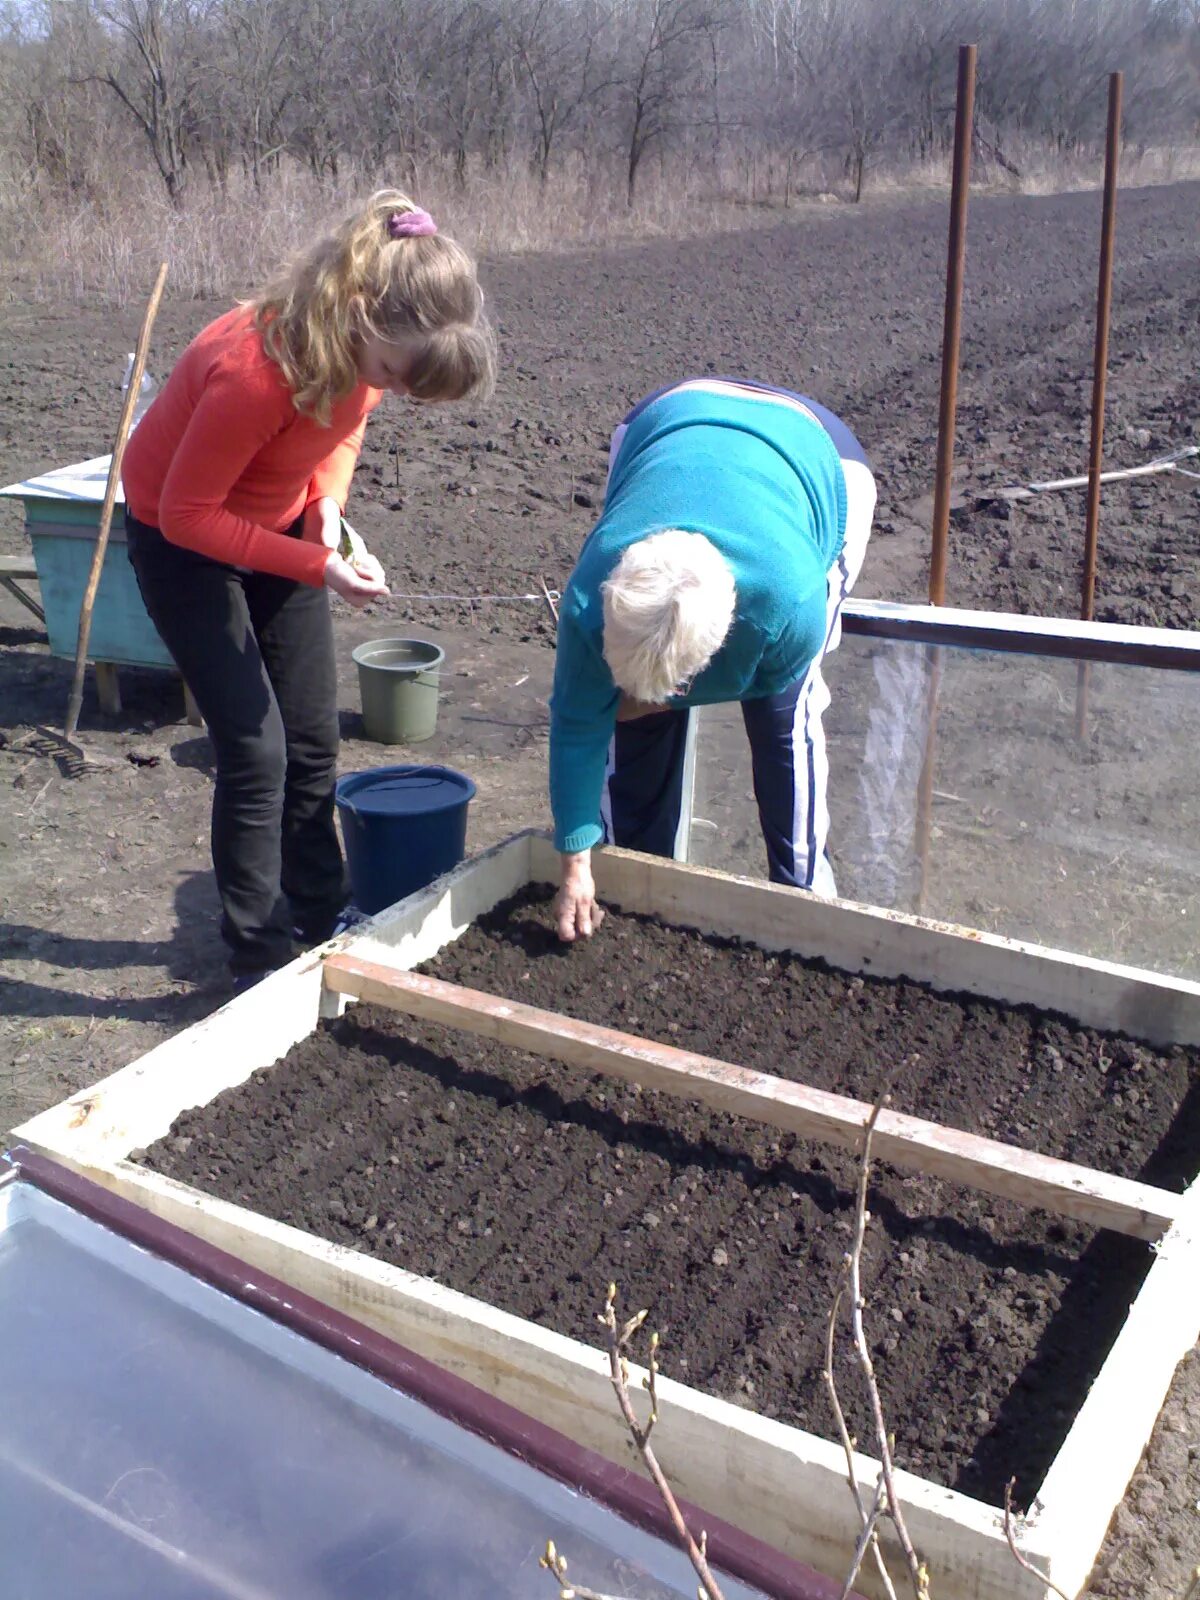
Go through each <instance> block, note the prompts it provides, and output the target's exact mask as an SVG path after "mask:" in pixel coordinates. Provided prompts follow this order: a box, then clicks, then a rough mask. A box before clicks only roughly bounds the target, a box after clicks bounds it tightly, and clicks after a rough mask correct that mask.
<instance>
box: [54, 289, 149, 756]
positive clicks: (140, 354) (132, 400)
mask: <svg viewBox="0 0 1200 1600" xmlns="http://www.w3.org/2000/svg"><path fill="white" fill-rule="evenodd" d="M166 281H167V263H166V262H165V261H164V262H163V264H162V266H161V267H159V269H158V277H157V278H156V279H155V282H154V288H153V289H152V290H151V292H150V300H149V303H148V304H147V306H146V315H145V316H144V317H143V318H142V328H141V332H140V333H139V334H138V341H137V350H136V352H135V354H134V358H133V371H132V372H131V373H130V374H129V384H128V387H127V388H126V390H125V403H124V405H123V406H122V407H121V420H120V422H119V423H118V424H117V439H116V443H115V444H114V445H113V453H112V461H111V462H110V463H109V468H108V483H107V484H106V485H105V489H104V504H103V506H102V507H101V509H100V527H99V529H98V531H97V533H96V548H95V551H94V552H93V554H92V570H91V572H90V573H89V574H88V581H87V587H86V589H85V590H84V591H83V604H82V605H81V606H80V608H79V642H78V643H77V644H76V646H75V676H74V678H73V679H72V681H71V694H70V698H69V699H68V701H67V716H66V721H65V722H64V723H63V737H64V738H65V739H66V741H67V743H68V744H71V743H73V741H74V739H75V730H76V728H77V727H78V726H79V712H80V709H81V708H82V705H83V675H84V673H85V672H86V670H87V652H88V641H89V639H90V638H91V635H92V610H93V607H94V606H95V604H96V591H97V589H99V587H100V573H101V571H102V570H103V567H104V554H105V551H106V550H107V549H108V532H109V529H110V528H111V527H112V517H113V507H114V505H115V504H116V499H117V485H118V483H120V481H121V462H122V460H123V459H124V456H125V444H126V441H127V440H128V438H129V428H130V424H131V423H132V421H133V411H134V407H135V406H136V405H137V401H138V395H139V394H140V392H141V387H142V375H143V373H144V372H145V370H146V354H147V351H148V350H149V348H150V330H151V328H152V327H153V326H154V319H155V317H156V316H157V315H158V305H159V301H160V300H161V299H162V292H163V285H164V284H165V283H166Z"/></svg>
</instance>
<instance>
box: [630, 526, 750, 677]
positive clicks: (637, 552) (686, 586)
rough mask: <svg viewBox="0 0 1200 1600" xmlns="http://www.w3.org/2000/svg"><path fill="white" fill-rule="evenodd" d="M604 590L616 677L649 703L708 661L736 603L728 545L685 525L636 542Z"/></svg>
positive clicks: (724, 630)
mask: <svg viewBox="0 0 1200 1600" xmlns="http://www.w3.org/2000/svg"><path fill="white" fill-rule="evenodd" d="M600 593H601V596H602V598H603V605H604V659H605V661H606V662H607V663H608V669H609V671H610V672H611V673H612V675H613V682H614V683H615V684H616V685H617V687H618V689H621V690H623V691H624V692H625V693H626V694H627V695H630V696H632V698H633V699H635V700H642V701H645V702H646V703H647V704H649V705H660V704H662V703H663V702H664V701H666V700H669V699H670V697H671V696H672V695H673V694H677V693H679V692H681V690H682V689H683V688H684V687H685V686H686V684H687V683H688V682H689V680H690V679H692V678H694V677H695V676H696V674H697V673H698V672H700V671H702V670H703V669H704V668H705V667H706V666H707V665H708V663H709V662H710V661H711V660H712V658H713V656H715V655H716V653H717V651H718V650H719V649H720V648H721V644H722V642H723V641H724V638H725V635H726V634H727V633H728V632H729V629H730V626H731V624H732V622H733V617H734V610H735V607H736V605H737V590H736V588H735V586H734V581H733V573H732V571H731V570H730V567H729V563H728V562H727V561H726V560H725V558H724V556H723V555H722V554H721V552H720V551H719V550H718V549H717V548H716V546H715V545H714V544H712V543H711V541H710V540H708V539H706V538H705V537H704V535H703V534H702V533H685V532H683V531H682V530H681V529H679V528H668V529H666V530H665V531H664V532H662V533H652V534H650V535H648V537H646V538H645V539H639V540H638V541H637V543H636V544H631V545H630V546H629V547H628V549H626V551H625V552H624V554H623V555H622V556H621V559H620V560H619V561H618V562H617V564H616V566H615V567H614V568H613V570H612V573H611V575H610V576H609V578H608V579H607V580H606V581H605V582H604V583H603V584H601V586H600Z"/></svg>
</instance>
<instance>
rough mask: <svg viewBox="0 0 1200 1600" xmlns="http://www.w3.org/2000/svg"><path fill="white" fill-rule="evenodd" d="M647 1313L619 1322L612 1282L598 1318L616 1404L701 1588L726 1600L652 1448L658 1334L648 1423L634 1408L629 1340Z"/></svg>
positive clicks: (653, 1342)
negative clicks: (630, 1386) (641, 1418)
mask: <svg viewBox="0 0 1200 1600" xmlns="http://www.w3.org/2000/svg"><path fill="white" fill-rule="evenodd" d="M647 1315H648V1313H647V1312H645V1311H639V1312H638V1313H637V1314H636V1316H632V1317H630V1318H629V1320H628V1322H626V1323H624V1324H623V1325H622V1326H621V1327H618V1326H617V1286H616V1284H615V1283H610V1284H609V1286H608V1295H607V1297H606V1298H605V1301H604V1311H603V1313H602V1315H601V1316H600V1317H599V1318H598V1319H597V1320H598V1321H599V1322H600V1323H601V1324H602V1325H603V1326H604V1328H605V1330H606V1331H607V1333H608V1369H609V1378H610V1380H611V1382H612V1386H613V1390H614V1392H615V1394H616V1397H617V1404H618V1405H619V1406H620V1408H621V1415H622V1416H623V1417H624V1418H625V1426H626V1427H627V1428H628V1429H629V1434H630V1437H631V1438H632V1440H633V1442H634V1444H635V1445H637V1448H638V1451H639V1453H640V1454H641V1457H642V1460H643V1461H644V1462H645V1464H646V1470H647V1472H649V1474H650V1476H651V1478H652V1479H653V1481H654V1487H655V1488H656V1489H657V1490H658V1492H659V1495H660V1496H661V1498H662V1502H663V1505H664V1506H666V1508H667V1515H668V1516H669V1517H670V1519H671V1525H672V1527H673V1528H674V1529H675V1534H676V1537H677V1538H678V1540H679V1542H680V1544H681V1545H682V1546H683V1548H684V1550H685V1551H686V1552H687V1558H688V1560H689V1561H690V1562H691V1563H692V1566H693V1567H694V1568H695V1569H696V1576H697V1577H698V1578H699V1579H700V1588H701V1591H702V1592H703V1593H704V1594H705V1595H707V1596H708V1600H725V1597H724V1595H723V1594H722V1593H721V1590H720V1588H719V1587H718V1585H717V1580H716V1579H715V1578H714V1577H713V1575H712V1572H711V1570H710V1568H709V1565H708V1554H707V1545H708V1537H707V1535H706V1534H705V1533H703V1532H701V1534H700V1539H699V1542H698V1543H697V1541H696V1540H695V1539H693V1538H692V1535H691V1533H690V1532H689V1531H688V1526H687V1523H686V1522H684V1520H683V1513H682V1512H681V1511H680V1509H679V1502H678V1501H677V1500H676V1498H675V1496H674V1494H673V1492H672V1490H671V1485H670V1484H669V1483H668V1482H667V1479H666V1475H665V1473H664V1472H663V1469H662V1468H661V1467H660V1466H659V1464H658V1457H657V1456H656V1455H655V1454H654V1451H653V1450H652V1449H651V1448H650V1434H651V1431H652V1430H653V1428H654V1424H655V1423H656V1422H657V1421H658V1390H657V1387H656V1385H657V1380H658V1335H657V1333H652V1334H651V1335H650V1359H649V1361H648V1363H647V1372H646V1376H645V1378H643V1380H642V1382H643V1384H644V1385H645V1387H646V1389H647V1390H648V1391H649V1394H650V1414H649V1416H648V1417H647V1418H646V1421H645V1423H644V1424H643V1423H640V1422H639V1421H638V1419H637V1412H636V1411H635V1410H634V1409H633V1399H632V1396H631V1395H630V1393H629V1365H628V1362H627V1360H626V1356H625V1352H626V1350H627V1349H628V1347H629V1341H630V1340H631V1339H632V1338H633V1336H634V1334H635V1333H636V1332H637V1331H638V1329H639V1328H640V1327H641V1325H642V1323H643V1322H645V1320H646V1317H647Z"/></svg>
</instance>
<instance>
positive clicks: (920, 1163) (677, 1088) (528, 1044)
mask: <svg viewBox="0 0 1200 1600" xmlns="http://www.w3.org/2000/svg"><path fill="white" fill-rule="evenodd" d="M325 984H326V986H327V987H328V988H330V989H332V990H334V991H335V992H336V993H338V994H343V995H349V996H352V997H353V998H354V999H356V1000H367V1001H372V1002H374V1003H375V1004H377V1005H384V1006H390V1007H391V1008H392V1010H394V1011H403V1012H406V1013H407V1014H408V1015H410V1016H414V1017H421V1018H423V1019H424V1020H425V1021H427V1022H438V1023H442V1024H444V1025H445V1026H447V1027H451V1028H463V1029H465V1030H466V1031H468V1032H470V1033H476V1034H480V1035H482V1036H483V1037H485V1038H488V1039H496V1040H498V1041H499V1042H500V1043H501V1044H506V1045H511V1046H512V1047H513V1048H514V1049H517V1050H529V1051H532V1052H533V1053H534V1054H536V1055H544V1056H553V1057H554V1058H555V1059H556V1060H558V1061H565V1062H567V1063H568V1064H569V1065H570V1066H574V1067H581V1068H582V1069H583V1070H584V1071H585V1072H603V1073H606V1074H607V1075H608V1076H610V1077H616V1078H622V1079H624V1080H625V1081H626V1082H632V1083H634V1084H636V1085H638V1086H639V1087H643V1088H647V1089H661V1090H663V1091H665V1092H666V1093H667V1094H672V1095H677V1096H679V1097H681V1098H683V1099H686V1100H690V1101H698V1102H699V1103H700V1104H702V1105H706V1106H709V1107H711V1108H712V1109H713V1110H716V1111H724V1112H727V1113H728V1114H729V1115H730V1116H738V1117H748V1118H750V1119H751V1120H752V1121H755V1122H763V1123H767V1124H768V1125H769V1126H771V1127H774V1128H781V1129H783V1130H784V1131H785V1132H787V1133H792V1134H796V1135H797V1136H798V1137H800V1138H804V1139H818V1140H820V1141H821V1142H823V1143H825V1144H833V1145H838V1146H840V1147H841V1148H842V1149H846V1150H858V1149H859V1148H860V1146H861V1143H862V1131H863V1125H864V1124H865V1122H866V1120H867V1118H868V1116H869V1115H870V1113H871V1107H870V1106H869V1105H867V1104H866V1103H865V1102H863V1101H861V1100H851V1099H848V1098H847V1097H846V1096H845V1095H840V1094H830V1093H829V1092H828V1091H827V1090H824V1089H813V1088H810V1087H809V1086H808V1085H807V1084H804V1083H795V1082H792V1081H790V1080H788V1079H786V1078H777V1077H773V1076H772V1075H771V1074H770V1073H766V1072H756V1071H753V1070H751V1069H750V1068H748V1067H740V1066H735V1065H733V1064H732V1063H731V1062H728V1061H719V1060H717V1059H715V1058H714V1057H712V1056H702V1055H696V1054H694V1053H693V1052H692V1051H690V1050H678V1049H676V1048H675V1047H674V1046H673V1045H666V1044H657V1043H654V1042H653V1041H651V1040H649V1039H640V1038H636V1037H635V1036H634V1035H632V1034H628V1033H619V1032H618V1031H617V1030H616V1029H614V1028H601V1027H597V1026H595V1024H593V1023H590V1022H580V1021H578V1020H577V1019H576V1018H573V1017H565V1016H561V1015H559V1014H558V1013H557V1012H553V1011H542V1010H538V1009H537V1008H536V1007H534V1006H527V1005H522V1004H521V1003H520V1002H518V1001H515V1000H503V999H500V998H498V997H497V996H495V995H490V994H483V993H481V992H480V991H479V990H476V989H464V988H460V987H459V986H458V985H457V984H453V983H443V982H442V981H441V980H440V979H438V978H430V977H425V976H424V975H421V974H418V973H413V972H396V971H393V970H392V969H390V968H388V967H383V966H380V965H379V964H378V963H376V962H372V961H364V960H363V959H362V958H361V957H360V956H358V955H356V954H354V953H352V952H345V953H343V954H340V955H333V956H330V957H328V958H327V960H326V962H325ZM875 1153H876V1155H877V1157H878V1158H879V1159H880V1160H881V1161H891V1162H893V1163H894V1164H895V1165H897V1166H901V1167H908V1168H910V1169H912V1170H914V1171H916V1172H921V1173H924V1174H926V1175H927V1176H930V1177H938V1178H947V1179H949V1180H950V1181H951V1182H953V1183H961V1184H966V1185H968V1186H969V1187H971V1188H975V1189H982V1190H984V1191H985V1192H986V1193H988V1194H996V1195H1002V1196H1003V1197H1004V1198H1006V1199H1009V1200H1016V1201H1018V1202H1019V1203H1020V1204H1022V1205H1031V1206H1041V1207H1042V1208H1043V1209H1045V1210H1047V1211H1052V1212H1054V1213H1056V1214H1057V1215H1059V1216H1065V1217H1074V1218H1075V1219H1076V1220H1077V1221H1080V1222H1086V1223H1087V1224H1089V1226H1091V1227H1098V1228H1113V1229H1115V1230H1116V1231H1117V1232H1118V1233H1126V1234H1129V1235H1131V1236H1132V1237H1133V1238H1136V1239H1157V1238H1159V1237H1161V1235H1162V1234H1164V1233H1165V1232H1166V1231H1167V1229H1168V1228H1169V1227H1170V1225H1171V1222H1172V1220H1173V1219H1174V1217H1175V1214H1176V1212H1177V1210H1178V1208H1179V1196H1178V1195H1174V1194H1171V1193H1169V1192H1168V1191H1167V1190H1165V1189H1155V1188H1152V1187H1151V1186H1150V1185H1149V1184H1144V1183H1137V1182H1135V1181H1133V1180H1132V1179H1129V1178H1120V1177H1113V1176H1111V1175H1110V1174H1108V1173H1103V1172H1094V1171H1092V1170H1091V1169H1090V1168H1088V1167H1081V1166H1077V1165H1076V1164H1075V1163H1074V1162H1070V1161H1059V1160H1057V1159H1056V1158H1055V1157H1053V1156H1043V1155H1038V1154H1036V1153H1035V1152H1033V1151H1030V1150H1021V1149H1019V1148H1018V1147H1017V1146H1015V1145H1009V1144H1002V1143H1000V1141H998V1140H995V1139H983V1138H980V1137H979V1136H978V1135H976V1134H971V1133H964V1132H962V1131H961V1130H960V1129H957V1128H947V1127H943V1126H942V1125H941V1124H939V1123H936V1122H927V1121H925V1120H924V1119H923V1118H921V1117H910V1116H905V1115H903V1114H902V1113H900V1112H896V1111H884V1112H883V1113H882V1114H881V1116H880V1118H879V1121H878V1123H877V1125H876V1128H875Z"/></svg>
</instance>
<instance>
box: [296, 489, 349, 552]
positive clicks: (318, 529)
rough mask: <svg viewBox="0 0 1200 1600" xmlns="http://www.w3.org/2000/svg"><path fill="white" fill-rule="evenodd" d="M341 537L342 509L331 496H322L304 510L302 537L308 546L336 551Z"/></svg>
mask: <svg viewBox="0 0 1200 1600" xmlns="http://www.w3.org/2000/svg"><path fill="white" fill-rule="evenodd" d="M341 536H342V508H341V506H339V505H338V503H337V501H336V500H335V499H334V498H333V496H332V495H328V494H326V495H322V496H321V498H320V499H319V500H314V501H313V502H312V504H311V505H307V506H305V508H304V532H303V535H302V537H303V538H305V539H307V540H308V541H309V543H310V544H323V545H324V546H325V548H326V550H336V549H337V547H338V540H339V539H340V538H341Z"/></svg>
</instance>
